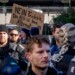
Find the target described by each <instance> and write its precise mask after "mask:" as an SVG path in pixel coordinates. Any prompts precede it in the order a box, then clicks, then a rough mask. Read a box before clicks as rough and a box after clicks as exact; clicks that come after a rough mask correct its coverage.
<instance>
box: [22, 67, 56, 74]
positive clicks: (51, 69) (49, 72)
mask: <svg viewBox="0 0 75 75" xmlns="http://www.w3.org/2000/svg"><path fill="white" fill-rule="evenodd" d="M24 74H25V73H24ZM24 74H23V75H24ZM26 75H36V74H35V73H34V72H33V71H32V70H31V67H29V70H28V72H27V74H26ZM46 75H57V72H56V71H55V70H54V69H53V68H50V67H49V68H48V71H47V74H46Z"/></svg>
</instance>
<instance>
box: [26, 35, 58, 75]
mask: <svg viewBox="0 0 75 75" xmlns="http://www.w3.org/2000/svg"><path fill="white" fill-rule="evenodd" d="M25 55H26V58H27V60H28V61H29V63H30V65H28V68H27V71H26V72H25V75H57V72H56V71H55V70H54V69H53V68H50V67H49V65H50V55H51V54H50V42H49V39H48V38H47V36H33V37H31V38H30V39H29V40H28V41H27V43H26V52H25Z"/></svg>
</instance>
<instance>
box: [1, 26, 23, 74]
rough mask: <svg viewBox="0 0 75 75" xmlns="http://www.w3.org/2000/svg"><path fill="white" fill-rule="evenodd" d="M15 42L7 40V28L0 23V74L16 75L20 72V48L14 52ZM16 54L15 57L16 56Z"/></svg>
mask: <svg viewBox="0 0 75 75" xmlns="http://www.w3.org/2000/svg"><path fill="white" fill-rule="evenodd" d="M16 46H17V45H16V44H12V43H10V42H9V41H8V28H7V27H6V26H5V25H0V75H17V74H18V73H20V70H21V68H20V66H19V65H18V64H19V62H21V61H22V56H21V53H22V49H21V48H20V51H17V52H19V53H16V51H15V47H16ZM16 55H17V57H16Z"/></svg>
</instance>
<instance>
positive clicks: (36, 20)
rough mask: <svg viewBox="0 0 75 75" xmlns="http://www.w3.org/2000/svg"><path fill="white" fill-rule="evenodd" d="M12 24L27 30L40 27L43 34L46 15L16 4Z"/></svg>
mask: <svg viewBox="0 0 75 75" xmlns="http://www.w3.org/2000/svg"><path fill="white" fill-rule="evenodd" d="M10 23H12V24H16V25H20V26H23V27H25V28H27V29H31V27H32V26H34V27H39V28H40V33H42V29H43V23H44V14H42V13H39V12H36V11H33V10H31V9H29V8H27V7H23V6H20V5H17V4H14V5H13V9H12V16H11V20H10Z"/></svg>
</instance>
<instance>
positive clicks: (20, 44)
mask: <svg viewBox="0 0 75 75" xmlns="http://www.w3.org/2000/svg"><path fill="white" fill-rule="evenodd" d="M31 30H32V31H31V32H30V31H29V30H27V29H25V28H23V29H21V30H20V31H19V30H18V29H17V28H13V29H10V30H9V29H8V27H7V26H6V25H0V75H74V74H75V25H74V24H72V23H67V24H65V25H54V26H53V28H52V35H51V41H50V38H49V37H48V36H47V35H39V30H38V28H37V27H33V28H32V29H31Z"/></svg>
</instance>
